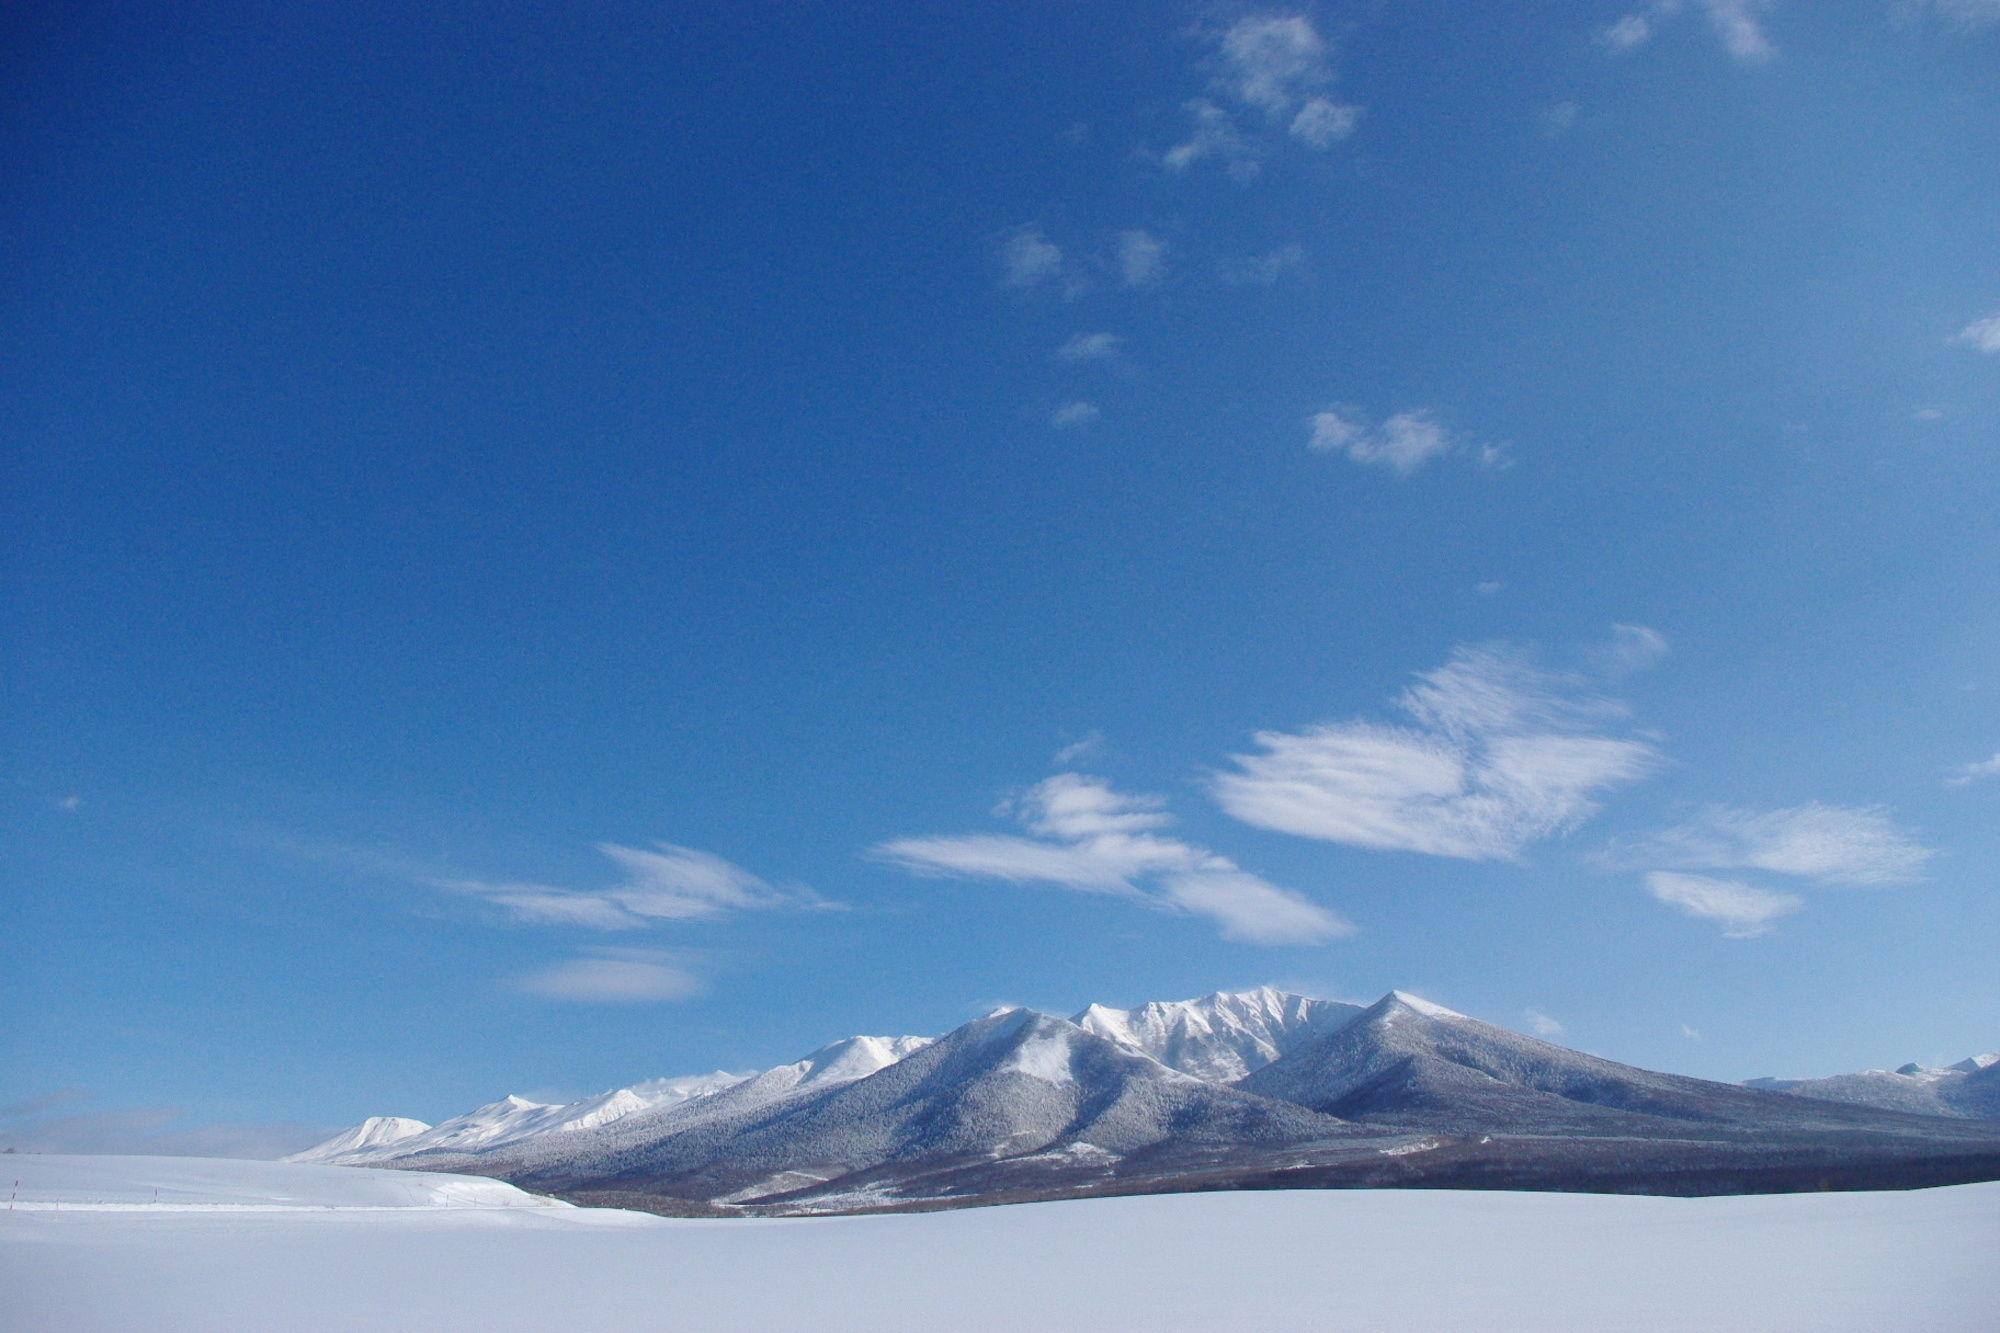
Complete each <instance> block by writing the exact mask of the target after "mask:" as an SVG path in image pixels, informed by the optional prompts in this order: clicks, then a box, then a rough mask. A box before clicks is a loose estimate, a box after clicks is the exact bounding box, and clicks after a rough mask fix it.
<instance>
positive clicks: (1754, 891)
mask: <svg viewBox="0 0 2000 1333" xmlns="http://www.w3.org/2000/svg"><path fill="white" fill-rule="evenodd" d="M1646 891H1647V892H1648V893H1650V894H1652V895H1653V897H1655V898H1657V899H1659V901H1661V902H1663V903H1665V904H1666V905H1667V906H1669V907H1672V908H1675V909H1677V910H1679V911H1682V912H1685V913H1686V914H1687V915H1689V916H1692V917H1697V918H1699V919H1701V920H1703V921H1712V922H1714V923H1715V924H1717V925H1719V926H1720V927H1722V933H1723V934H1724V935H1726V936H1728V937H1729V938H1730V939H1733V940H1747V939H1755V938H1756V937H1757V936H1759V935H1768V934H1769V933H1770V932H1771V928H1772V926H1773V925H1774V924H1775V923H1776V922H1777V921H1778V920H1779V919H1780V918H1782V917H1787V916H1790V915H1791V914H1792V913H1794V912H1796V911H1798V910H1799V908H1801V907H1802V906H1804V905H1805V900H1804V899H1803V898H1801V897H1799V896H1798V895H1797V894H1795V893H1779V892H1776V891H1775V890H1772V889H1764V888H1759V887H1757V886H1756V885H1754V884H1745V883H1744V882H1743V881H1741V880H1734V879H1714V878H1711V877H1710V876H1707V875H1687V874H1681V873H1679V872H1676V871H1671V870H1655V871H1653V872H1652V873H1651V874H1649V875H1647V876H1646Z"/></svg>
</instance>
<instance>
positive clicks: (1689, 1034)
mask: <svg viewBox="0 0 2000 1333" xmlns="http://www.w3.org/2000/svg"><path fill="white" fill-rule="evenodd" d="M1681 1035H1682V1036H1683V1037H1686V1038H1687V1039H1688V1040H1689V1041H1700V1040H1701V1033H1699V1032H1697V1031H1695V1030H1694V1029H1693V1028H1691V1027H1689V1026H1688V1025H1687V1024H1685V1023H1683V1024H1681Z"/></svg>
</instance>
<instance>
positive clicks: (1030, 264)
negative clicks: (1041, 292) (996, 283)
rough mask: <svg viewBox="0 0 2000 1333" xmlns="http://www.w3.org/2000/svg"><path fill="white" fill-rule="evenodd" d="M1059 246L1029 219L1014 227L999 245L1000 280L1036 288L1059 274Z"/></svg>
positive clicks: (1061, 256) (1013, 285) (1013, 284)
mask: <svg viewBox="0 0 2000 1333" xmlns="http://www.w3.org/2000/svg"><path fill="white" fill-rule="evenodd" d="M1062 266H1063V252H1062V248H1061V247H1060V246H1058V245H1056V243H1055V242H1053V241H1051V240H1050V239H1049V238H1048V237H1047V236H1044V235H1043V234H1042V229H1041V227H1040V225H1038V224H1036V223H1033V222H1030V223H1028V224H1027V225H1025V226H1021V227H1016V228H1015V229H1014V230H1013V231H1012V232H1010V233H1009V234H1008V236H1007V239H1006V240H1005V241H1003V242H1002V243H1001V245H1000V274H1001V276H1000V280H1001V282H1002V283H1004V284H1005V285H1007V286H1009V287H1023V288H1026V287H1039V286H1042V285H1043V284H1045V283H1050V282H1053V281H1055V280H1056V279H1057V278H1058V277H1059V276H1061V274H1062Z"/></svg>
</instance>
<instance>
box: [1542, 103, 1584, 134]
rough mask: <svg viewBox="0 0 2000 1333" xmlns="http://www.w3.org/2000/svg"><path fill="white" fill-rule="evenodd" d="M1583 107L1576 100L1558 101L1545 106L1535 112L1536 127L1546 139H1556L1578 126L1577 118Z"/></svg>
mask: <svg viewBox="0 0 2000 1333" xmlns="http://www.w3.org/2000/svg"><path fill="white" fill-rule="evenodd" d="M1581 111H1582V108H1581V107H1579V106H1578V105H1577V104H1576V103H1574V102H1557V103H1555V104H1553V105H1551V106H1545V107H1543V108H1542V109H1541V110H1540V111H1537V112H1536V113H1535V127H1536V128H1537V129H1539V130H1540V131H1541V132H1542V137H1543V138H1544V139H1555V138H1559V137H1561V136H1562V135H1565V134H1568V133H1569V132H1570V131H1571V130H1573V129H1575V128H1576V118H1577V116H1578V115H1579V114H1580V113H1581Z"/></svg>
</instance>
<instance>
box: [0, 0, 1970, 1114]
mask: <svg viewBox="0 0 2000 1333" xmlns="http://www.w3.org/2000/svg"><path fill="white" fill-rule="evenodd" d="M9 22H10V24H11V25H12V26H13V27H14V29H15V31H14V33H13V34H12V36H11V38H10V39H9V40H8V41H7V42H5V43H4V47H5V51H6V54H5V56H4V59H5V60H6V62H7V64H8V70H7V76H6V84H7V86H8V87H9V88H10V89H11V90H12V97H11V98H10V102H11V105H12V114H10V115H9V116H8V117H6V118H5V129H4V130H0V133H4V134H5V136H6V138H5V144H6V148H5V153H6V161H7V163H8V170H7V172H6V183H5V185H4V187H0V190H4V193H3V194H0V203H3V204H4V211H3V212H0V223H4V228H5V236H6V243H7V249H8V251H9V254H10V256H11V257H12V262H10V263H9V264H8V265H7V266H6V269H5V276H4V279H0V302H4V304H0V340H4V341H0V360H4V364H5V366H6V367H7V371H6V374H5V375H4V377H0V419H4V420H5V421H6V422H7V423H8V426H7V430H6V434H7V436H8V439H9V448H8V456H9V462H8V464H7V485H6V488H5V490H6V495H7V508H6V513H5V519H6V526H7V533H8V535H7V537H6V540H5V542H4V551H5V559H6V567H7V571H8V584H9V587H10V594H9V596H8V597H7V598H6V600H5V606H4V608H0V617H4V619H3V620H0V628H3V629H4V641H5V645H6V647H5V659H4V665H5V672H4V707H5V730H6V734H7V738H8V741H7V747H6V756H5V761H4V770H0V779H4V791H0V828H4V839H5V843H6V845H7V847H8V849H9V855H8V856H7V857H6V858H5V866H4V867H3V868H0V875H4V882H5V884H6V897H7V900H8V903H9V906H8V908H7V914H8V918H9V928H8V930H7V931H6V936H7V939H8V940H9V943H10V945H11V947H10V948H9V950H8V953H9V955H10V958H9V961H8V963H7V965H6V967H5V968H4V969H0V1001H3V1002H4V1005H5V1009H6V1012H7V1014H8V1020H7V1022H6V1024H5V1029H4V1035H0V1105H4V1108H5V1113H6V1114H7V1115H9V1116H10V1117H12V1120H13V1124H12V1127H11V1129H10V1131H9V1132H10V1133H11V1134H12V1135H13V1137H15V1138H18V1139H21V1140H23V1141H30V1140H32V1141H37V1142H62V1143H66V1144H86V1145H112V1146H127V1145H130V1144H134V1143H146V1142H151V1143H154V1144H156V1145H157V1144H168V1143H171V1144H176V1145H182V1146H189V1145H191V1146H197V1147H213V1146H218V1145H220V1146H225V1147H230V1146H234V1147H238V1148H242V1147H244V1146H245V1145H254V1144H258V1143H263V1142H266V1141H270V1142H275V1141H277V1140H278V1139H280V1138H282V1137H283V1136H284V1135H285V1134H286V1133H290V1132H291V1131H289V1130H286V1129H283V1128H276V1129H274V1128H272V1127H274V1126H276V1127H283V1126H291V1125H306V1126H318V1125H327V1124H333V1123H339V1122H343V1121H347V1120H352V1119H355V1118H358V1117H359V1116H361V1115H363V1114H370V1113H395V1114H407V1115H416V1116H421V1117H424V1118H427V1119H434V1118H436V1117H439V1116H442V1115H445V1114H448V1113H451V1112H453V1111H456V1110H460V1109H464V1108H465V1107H467V1106H470V1105H473V1104H475V1103H478V1102H481V1101H485V1100H490V1099H491V1098H493V1097H497V1096H499V1095H500V1094H502V1093H504V1092H509V1091H517V1092H524V1093H529V1094H541V1095H555V1094H561V1093H581V1092H585V1091H590V1090H595V1089H599V1088H603V1087H608V1086H613V1085H616V1084H618V1083H621V1082H630V1081H632V1080H635V1079H638V1078H642V1077H649V1076H655V1075H662V1074H670V1073H681V1072H689V1071H694V1070H701V1069H708V1068H713V1067H716V1066H725V1067H733V1068H743V1067H754V1066H758V1065H762V1064H769V1063H774V1062H777V1061H779V1060H782V1059H788V1058H793V1057H795V1056H797V1055H798V1054H801V1053H803V1052H804V1051H806V1050H809V1049H811V1048H812V1047H814V1046H816V1045H819V1044H820V1043H822V1042H823V1041H826V1040H829V1039H832V1038H834V1037H837V1036H840V1035H844V1034H847V1033H850V1032H858V1031H867V1032H905V1031H910V1032H932V1031H939V1030H943V1029H945V1028H948V1027H951V1026H953V1025H955V1024H956V1023H958V1022H961V1021H963V1020H964V1019H966V1018H968V1017H970V1016H973V1015H975V1014H976V1013H978V1012H981V1011H983V1010H984V1009H985V1008H987V1007H990V1006H991V1005H992V1004H994V1003H998V1002H1003V1001H1009V1002H1020V1003H1028V1004H1033V1005H1037V1006H1040V1007H1045V1008H1049V1009H1052V1010H1056V1011H1059V1012H1061V1011H1068V1010H1071V1009H1075V1008H1078V1007H1080V1006H1082V1005H1083V1004H1084V1003H1086V1002H1089V1001H1093V1000H1096V1001H1104V1002H1107V1003H1132V1002H1136V1001H1139V1000H1143V999H1149V998H1172V997H1180V996H1186V995H1192V994H1198V993H1203V992H1206V991H1209V990H1214V989H1217V988H1233V987H1239V986H1248V985H1255V984H1259V983H1263V982H1274V983H1278V984H1282V985H1289V986H1292V987H1296V988H1299V989H1304V990H1309V991H1313V992H1316V993H1320V994H1325V995H1331V996H1338V997H1348V998H1370V997H1373V996H1374V995H1377V994H1379V993H1381V992H1382V991H1384V990H1386V989H1388V988H1390V987H1392V986H1397V987H1403V988H1406V989H1411V990H1416V991H1419V992H1421V993H1423V994H1425V995H1428V996H1431V997H1433V998H1435V999H1438V1000H1440V1001H1443V1002H1445V1003H1448V1004H1450V1005H1452V1006H1454V1007H1456V1008H1459V1009H1462V1010H1465V1011H1467V1012H1471V1013H1474V1014H1477V1015H1480V1016H1482V1017H1487V1018H1490V1019H1493V1020H1495V1021H1499V1022H1503V1023H1507V1024H1509V1025H1512V1026H1516V1027H1521V1028H1524V1029H1535V1030H1541V1031H1545V1032H1549V1033H1552V1034H1556V1035H1558V1037H1559V1039H1560V1040H1563V1041H1565V1042H1568V1043H1570V1044H1574V1045H1577V1046H1579V1047H1582V1048H1585V1049H1589V1050H1593V1051H1597V1052H1600V1053H1603V1054H1607V1055H1610V1056H1613V1057H1615V1058H1619V1059H1624V1060H1628V1061H1631V1062H1634V1063H1638V1064H1643V1065H1650V1066H1654V1067H1664V1068H1670V1069H1676V1070H1684V1071H1687V1072H1692V1073H1698V1074H1703V1075H1708V1076H1713V1077H1723V1078H1732V1079H1733V1078H1742V1077H1747V1076H1751V1075H1757V1074H1766V1073H1791V1074H1796V1073H1819V1072H1832V1071H1837V1070H1843V1069H1848V1068H1856V1067H1862V1066H1868V1065H1884V1064H1897V1063H1901V1062H1902V1061H1904V1060H1907V1059H1919V1060H1933V1059H1956V1058H1959V1057H1961V1056H1963V1055H1965V1054H1967V1053H1969V1052H1971V1051H1974V1050H1985V1049H1989V1048H1991V1047H1993V1046H1994V1045H1995V1044H1996V1041H2000V1031H1996V1030H1995V1028H1994V1026H1993V1022H1994V1017H1995V1015H1996V1014H2000V969H1995V968H1994V967H1993V966H1992V961H1991V960H1992V957H1993V955H1994V952H1995V948H1996V943H2000V900H1996V895H1995V894H1994V892H1993V887H1994V870H1993V867H1994V866H1995V865H1996V863H2000V818H1996V814H2000V759H1996V752H2000V670H1996V663H2000V597H1996V595H1995V593H1996V578H1995V576H1996V571H2000V524H1996V522H1995V519H1994V515H1995V513H1996V512H2000V466H1996V463H2000V458H1996V454H1995V445H1996V440H2000V213H1996V210H1995V207H1994V203H1995V200H1996V199H2000V153H1996V152H1995V151H1994V145H1995V144H1996V143H2000V81H1996V80H1995V79H1994V78H1993V77H1992V75H1993V71H1994V68H1995V62H1996V60H2000V7H1996V6H1995V5H1994V4H1993V3H1991V0H1931V3H1910V4H1898V3H1892V2H1891V0H1853V2H1852V3H1825V4H1811V5H1808V4H1805V3H1803V2H1802V0H1773V3H1769V4H1758V3H1753V2H1751V0H1686V2H1685V3H1678V4H1671V3H1652V4H1645V3H1639V4H1636V6H1635V5H1634V4H1631V3H1627V4H1623V5H1621V4H1615V3H1614V4H1604V5H1598V4H1586V3H1576V4H1563V5H1550V6H1535V7H1532V8H1530V9H1529V10H1528V11H1527V12H1525V13H1519V12H1517V13H1507V12H1503V11H1502V9H1501V8H1499V7H1494V8H1493V9H1491V10H1490V11H1488V10H1486V9H1484V8H1480V9H1478V10H1477V12H1473V11H1472V10H1468V8H1467V7H1465V6H1462V5H1453V4H1444V3H1407V4H1388V3H1352V4H1344V5H1334V4H1328V5H1322V6H1314V7H1310V8H1306V9H1297V8H1278V9H1262V8H1227V7H1223V8H1208V7H1175V6H1163V7H1157V8H1142V7H1137V6H1128V7H1117V8H1116V9H1113V8H1111V7H1104V6H1088V7H1078V6H1068V5H1022V6H1005V7H1002V6H979V7H974V8H973V10H972V11H970V12H966V13H957V14H944V13H942V12H938V13H925V14H919V13H917V12H916V11H914V10H901V9H891V8H882V7H876V8H874V9H872V10H868V11H866V12H857V11H855V10H853V9H852V7H845V6H821V7H783V8H778V7H763V6H736V5H728V6H723V5H714V6H675V7H652V6H630V7H627V6H620V5H601V6H591V7H589V9H588V12H585V13H568V14H552V13H545V14H540V15H532V14H526V13H523V12H521V11H520V10H518V9H515V10H508V11H504V12H493V11H488V10H480V9H474V8H463V9H451V10H445V11H438V12H437V13H435V14H432V15H429V16H427V17H425V18H424V19H423V20H421V21H413V20H411V19H410V18H409V17H408V16H407V12H406V11H401V10H397V9H394V8H382V9H375V8H370V7H362V6H351V7H343V8H340V9H338V10H331V9H320V10H317V11H314V12H310V13H307V12H288V11H273V10H270V9H268V8H242V9H236V8H231V7H227V6H206V7H200V8H198V9H197V10H194V11H188V10H185V9H181V10H174V11H172V12H169V11H167V10H164V9H154V10H133V9H132V8H131V7H129V6H112V7H102V8H93V7H90V6H80V7H74V8H70V9H66V10H63V11H61V12H56V11H53V10H50V11H43V12H38V13H34V14H27V13H16V14H15V15H13V16H11V18H10V20H9ZM35 1136H39V1137H38V1138H37V1137H35Z"/></svg>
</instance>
